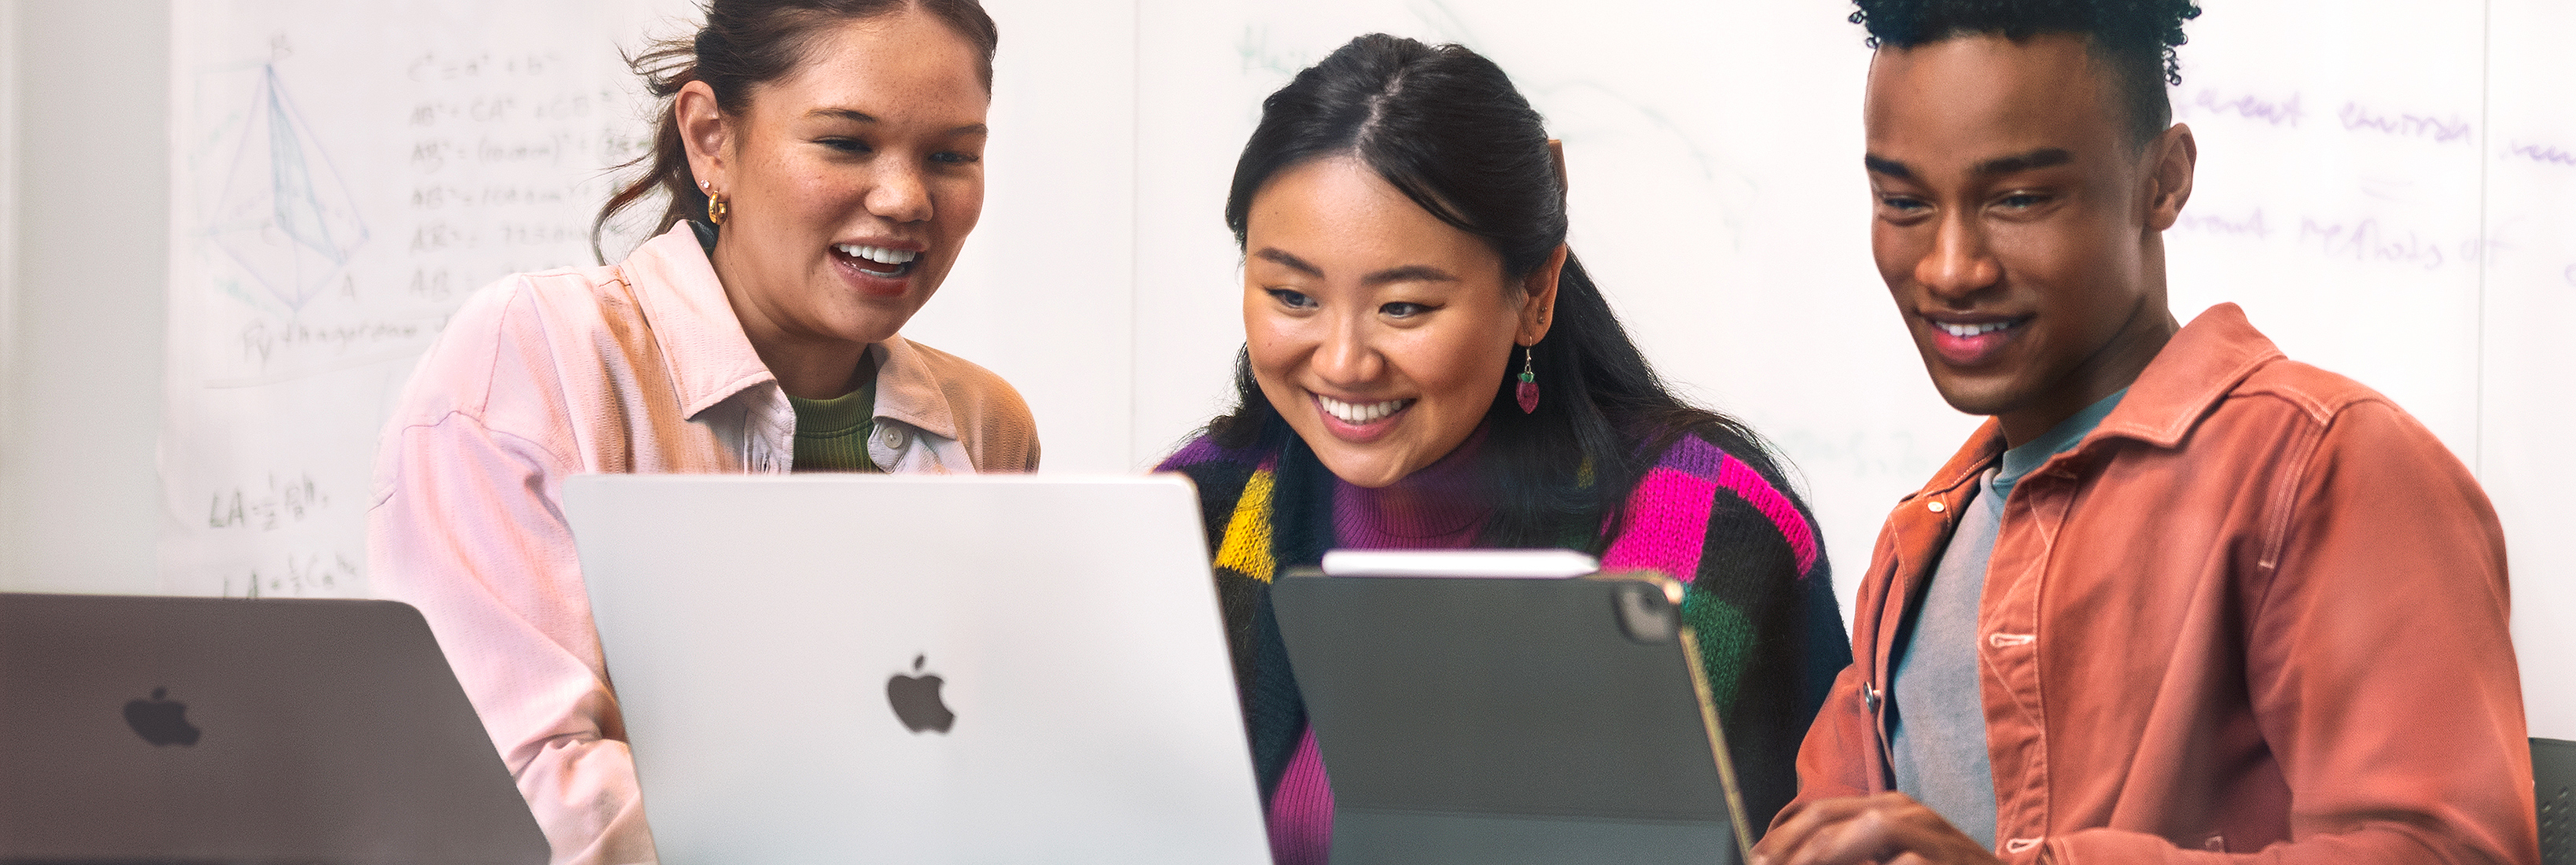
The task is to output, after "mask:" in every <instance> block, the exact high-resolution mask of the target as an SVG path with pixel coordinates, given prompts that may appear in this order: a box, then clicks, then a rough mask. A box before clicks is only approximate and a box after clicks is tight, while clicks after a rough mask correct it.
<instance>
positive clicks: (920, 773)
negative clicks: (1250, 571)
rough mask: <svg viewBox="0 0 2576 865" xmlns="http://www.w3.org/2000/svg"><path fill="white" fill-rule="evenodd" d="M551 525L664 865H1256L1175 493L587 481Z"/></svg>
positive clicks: (872, 482)
mask: <svg viewBox="0 0 2576 865" xmlns="http://www.w3.org/2000/svg"><path fill="white" fill-rule="evenodd" d="M564 507H565V512H566V515H567V516H568V517H569V518H570V519H571V522H572V527H573V534H574V536H575V538H576V541H577V543H578V546H579V547H580V552H581V560H582V570H583V575H584V579H585V581H586V582H587V583H588V585H589V590H590V597H591V611H592V615H593V616H594V618H595V619H596V621H597V623H598V627H599V634H600V640H601V642H602V644H603V646H604V648H605V649H606V652H607V658H608V670H609V676H610V678H611V680H612V681H613V683H614V685H615V687H616V689H617V695H618V701H619V704H620V705H621V706H622V707H623V710H624V713H625V720H626V729H627V734H628V739H629V741H630V743H631V744H632V746H633V749H634V754H635V763H636V772H637V774H638V776H639V778H640V780H641V782H642V784H643V788H644V813H645V818H646V820H647V821H648V822H649V823H650V824H651V826H652V831H653V841H654V845H655V847H656V848H657V849H658V851H659V852H660V855H661V858H662V861H663V862H666V863H672V865H688V863H706V862H824V861H839V862H1015V861H1046V862H1121V863H1151V862H1171V863H1192V865H1200V863H1235V862H1241V863H1258V862H1267V861H1269V847H1268V843H1267V841H1266V840H1265V835H1264V832H1263V827H1262V818H1261V809H1260V801H1259V795H1258V793H1257V792H1256V791H1255V789H1254V782H1253V775H1252V762H1251V757H1250V754H1249V750H1248V749H1247V747H1246V745H1245V744H1244V733H1243V721H1242V714H1241V710H1240V709H1239V707H1238V703H1237V700H1236V697H1235V691H1234V679H1233V675H1234V674H1233V667H1232V664H1231V662H1230V661H1229V659H1228V656H1227V654H1226V645H1225V637H1224V634H1223V626H1222V625H1221V623H1220V619H1219V617H1218V613H1217V599H1216V590H1215V585H1214V582H1213V581H1212V580H1211V579H1210V577H1209V571H1208V559H1207V551H1206V548H1205V541H1204V539H1203V533H1202V530H1201V528H1200V526H1199V518H1198V504H1197V499H1196V496H1195V495H1194V494H1193V493H1192V490H1191V488H1190V486H1189V484H1188V482H1187V481H1185V480H1182V479H1180V478H1178V477H1176V476H1158V477H1151V478H1136V477H1122V478H1111V479H1078V478H1067V477H1060V476H1032V475H1018V476H981V477H900V476H898V477H890V476H883V475H801V476H788V477H739V476H704V475H696V476H681V475H659V476H639V475H600V476H582V477H575V478H573V479H571V480H570V481H569V482H567V484H566V485H565V489H564Z"/></svg>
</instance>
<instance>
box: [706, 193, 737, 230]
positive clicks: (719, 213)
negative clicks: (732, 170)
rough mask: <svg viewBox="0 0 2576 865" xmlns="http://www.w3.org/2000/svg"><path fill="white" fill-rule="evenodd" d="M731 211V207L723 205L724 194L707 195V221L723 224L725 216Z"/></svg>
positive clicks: (730, 213)
mask: <svg viewBox="0 0 2576 865" xmlns="http://www.w3.org/2000/svg"><path fill="white" fill-rule="evenodd" d="M732 213H733V208H731V207H727V206H725V200H724V196H721V195H713V194H710V195H708V196H707V221H708V222H712V223H715V224H717V225H723V224H725V217H727V216H730V215H732Z"/></svg>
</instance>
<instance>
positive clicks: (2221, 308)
mask: <svg viewBox="0 0 2576 865" xmlns="http://www.w3.org/2000/svg"><path fill="white" fill-rule="evenodd" d="M2282 357H2283V355H2282V354H2281V350H2280V349H2279V348H2277V347H2274V346H2273V345H2272V341H2271V340H2269V339H2265V338H2264V337H2263V333H2262V332H2261V331H2258V330H2255V329H2254V325H2253V324H2252V323H2251V322H2248V321H2246V320H2245V310H2243V309H2240V308H2238V307H2237V306H2236V304H2232V303H2222V304H2219V305H2217V306H2213V307H2210V308H2209V309H2208V310H2207V311H2205V312H2202V313H2201V314H2200V317H2198V318H2194V319H2192V320H2191V323H2190V324H2188V325H2184V326H2183V329H2182V330H2181V331H2180V332H2177V333H2175V334H2174V337H2173V340H2172V341H2170V342H2167V343H2165V347H2164V350H2162V351H2159V352H2156V359H2155V360H2152V361H2148V362H2147V368H2146V370H2145V371H2143V372H2140V373H2138V380H2137V382H2136V383H2135V384H2131V385H2129V395H2128V396H2125V397H2121V398H2120V406H2119V407H2118V408H2115V409H2112V410H2111V415H2110V416H2109V417H2105V418H2103V419H2102V424H2101V425H2100V426H2097V427H2094V428H2093V434H2092V435H2089V436H2086V437H2085V439H2086V440H2087V441H2088V442H2090V441H2094V440H2099V439H2105V438H2110V437H2112V436H2119V437H2123V438H2132V439H2137V440H2138V441H2142V442H2146V443H2148V444H2151V445H2155V446H2156V447H2160V448H2172V447H2176V446H2178V445H2181V444H2182V440H2183V438H2184V437H2185V436H2188V435H2190V434H2191V428H2192V427H2194V426H2197V425H2199V423H2200V419H2201V418H2205V417H2208V416H2209V410H2210V408H2212V407H2214V406H2216V405H2218V401H2219V400H2221V399H2225V398H2226V397H2227V394H2228V393H2229V392H2230V391H2233V390H2235V389H2236V386H2237V385H2238V384H2242V383H2243V382H2244V381H2245V377H2246V376H2250V375H2253V374H2254V370H2255V369H2257V368H2259V367H2261V366H2262V365H2264V364H2266V363H2270V362H2272V361H2276V360H2280V359H2281V358H2282Z"/></svg>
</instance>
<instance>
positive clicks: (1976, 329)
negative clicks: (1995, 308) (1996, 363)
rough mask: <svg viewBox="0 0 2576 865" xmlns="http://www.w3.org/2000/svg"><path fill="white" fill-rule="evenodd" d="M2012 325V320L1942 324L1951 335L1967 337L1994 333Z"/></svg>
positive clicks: (1942, 327) (1943, 328) (1961, 337)
mask: <svg viewBox="0 0 2576 865" xmlns="http://www.w3.org/2000/svg"><path fill="white" fill-rule="evenodd" d="M2011 326H2012V322H2009V321H1990V322H1986V323H1984V324H1944V325H1941V329H1942V330H1944V331H1948V332H1949V334H1950V335H1951V336H1955V337H1958V338H1960V339H1966V338H1968V337H1972V336H1976V335H1978V334H1981V333H1993V332H1995V331H1998V330H2002V329H2004V328H2007V327H2011Z"/></svg>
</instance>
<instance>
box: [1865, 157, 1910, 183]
mask: <svg viewBox="0 0 2576 865" xmlns="http://www.w3.org/2000/svg"><path fill="white" fill-rule="evenodd" d="M1860 164H1861V167H1864V168H1867V169H1869V170H1870V171H1872V172H1876V173H1879V174H1884V175H1887V176H1889V177H1893V178H1896V179H1898V180H1913V179H1914V169H1911V168H1907V167H1905V163H1902V162H1898V161H1896V160H1893V159H1887V158H1884V157H1881V156H1877V155H1874V154H1867V153H1864V154H1861V157H1860Z"/></svg>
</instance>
